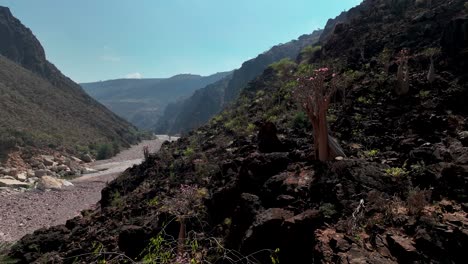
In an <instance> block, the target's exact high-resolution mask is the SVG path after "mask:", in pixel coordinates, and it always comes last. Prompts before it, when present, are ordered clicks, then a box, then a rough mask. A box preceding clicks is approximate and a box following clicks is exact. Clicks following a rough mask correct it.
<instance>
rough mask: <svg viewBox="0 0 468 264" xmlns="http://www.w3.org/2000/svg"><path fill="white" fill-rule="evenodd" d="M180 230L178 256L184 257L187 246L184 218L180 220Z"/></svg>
mask: <svg viewBox="0 0 468 264" xmlns="http://www.w3.org/2000/svg"><path fill="white" fill-rule="evenodd" d="M179 222H180V228H179V238H178V240H177V254H178V255H179V256H182V255H183V254H184V246H185V219H184V218H183V217H182V218H180V219H179Z"/></svg>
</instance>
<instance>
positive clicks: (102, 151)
mask: <svg viewBox="0 0 468 264" xmlns="http://www.w3.org/2000/svg"><path fill="white" fill-rule="evenodd" d="M112 156H114V149H113V147H112V145H111V144H109V143H105V144H101V145H99V146H98V148H97V155H96V159H98V160H105V159H108V158H111V157H112Z"/></svg>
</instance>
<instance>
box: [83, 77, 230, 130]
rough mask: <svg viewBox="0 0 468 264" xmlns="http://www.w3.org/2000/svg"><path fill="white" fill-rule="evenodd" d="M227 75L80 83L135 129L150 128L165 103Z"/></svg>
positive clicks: (180, 97) (160, 114) (178, 99)
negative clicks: (135, 127)
mask: <svg viewBox="0 0 468 264" xmlns="http://www.w3.org/2000/svg"><path fill="white" fill-rule="evenodd" d="M230 74H231V72H222V73H216V74H213V75H210V76H200V75H192V74H181V75H176V76H173V77H171V78H167V79H119V80H110V81H103V82H94V83H82V84H81V86H82V87H83V89H84V90H85V91H86V92H87V93H88V94H89V95H91V96H92V97H93V98H94V99H96V100H98V101H99V102H100V103H102V104H104V105H105V106H107V107H108V108H109V109H110V110H112V111H113V112H114V113H116V114H118V115H119V116H121V117H123V118H125V119H126V120H128V121H130V122H131V123H132V124H134V125H135V126H137V127H139V128H142V129H150V128H153V127H154V126H155V125H156V122H157V121H158V119H159V118H160V117H161V116H162V114H163V111H164V109H165V107H166V106H167V104H169V103H174V102H176V101H180V100H182V99H185V98H187V97H189V96H190V95H192V94H193V92H194V91H196V90H198V89H201V88H203V87H205V86H207V85H209V84H212V83H214V82H216V81H218V80H220V79H222V78H224V77H226V76H228V75H230Z"/></svg>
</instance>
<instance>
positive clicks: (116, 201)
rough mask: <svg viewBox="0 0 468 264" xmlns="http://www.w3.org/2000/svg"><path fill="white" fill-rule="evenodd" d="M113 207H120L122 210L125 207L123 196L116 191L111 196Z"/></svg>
mask: <svg viewBox="0 0 468 264" xmlns="http://www.w3.org/2000/svg"><path fill="white" fill-rule="evenodd" d="M110 198H111V206H113V207H118V208H121V207H122V206H123V204H124V203H123V199H122V196H121V195H120V193H119V192H118V191H114V192H113V193H112V194H111V197H110Z"/></svg>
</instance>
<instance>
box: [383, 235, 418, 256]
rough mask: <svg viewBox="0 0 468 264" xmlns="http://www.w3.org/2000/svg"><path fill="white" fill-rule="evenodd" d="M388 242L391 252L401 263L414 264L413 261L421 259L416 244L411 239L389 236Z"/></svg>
mask: <svg viewBox="0 0 468 264" xmlns="http://www.w3.org/2000/svg"><path fill="white" fill-rule="evenodd" d="M387 242H388V245H389V248H390V251H391V252H392V254H393V255H394V256H395V257H396V258H397V259H398V260H399V261H401V263H413V261H417V260H418V259H420V256H419V253H418V251H417V250H416V247H415V245H414V242H413V241H412V240H411V239H410V238H408V237H403V236H399V235H395V234H388V235H387Z"/></svg>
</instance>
